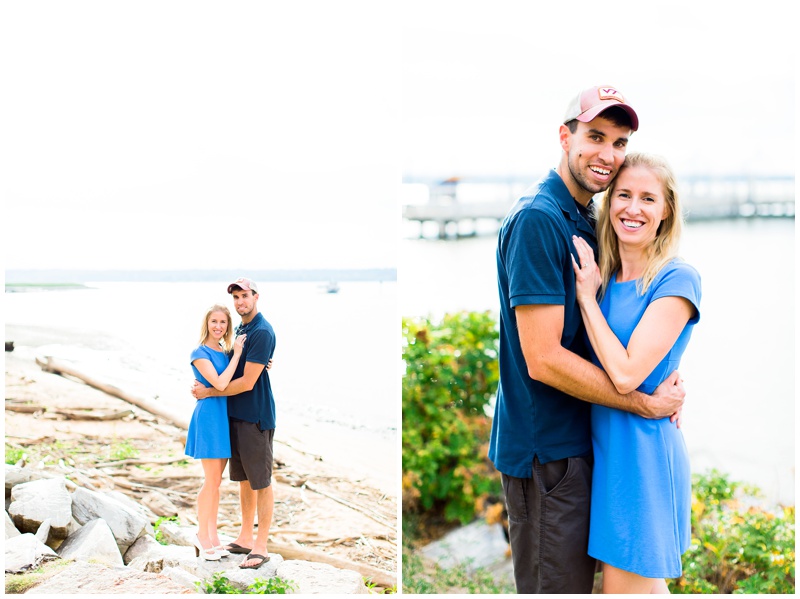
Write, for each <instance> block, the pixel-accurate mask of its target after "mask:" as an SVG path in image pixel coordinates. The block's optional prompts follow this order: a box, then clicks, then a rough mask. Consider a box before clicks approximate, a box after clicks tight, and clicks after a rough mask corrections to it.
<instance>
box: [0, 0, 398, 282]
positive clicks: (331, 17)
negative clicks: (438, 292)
mask: <svg viewBox="0 0 800 599" xmlns="http://www.w3.org/2000/svg"><path fill="white" fill-rule="evenodd" d="M371 6H372V4H371V3H368V2H344V3H338V2H337V3H323V2H314V3H302V4H301V3H289V2H287V3H277V2H260V1H259V2H246V1H245V2H238V1H237V2H235V3H233V2H231V3H228V2H215V3H210V2H199V1H192V2H184V1H181V2H174V1H170V0H163V1H162V0H159V1H146V0H145V1H141V0H137V1H135V2H120V1H115V0H100V1H93V2H87V1H70V2H63V1H52V2H35V1H34V2H21V3H11V2H5V3H3V5H2V8H1V9H0V56H2V67H1V68H2V71H1V72H0V81H2V84H3V93H2V98H1V99H0V102H2V110H1V111H0V114H2V117H0V118H2V133H1V134H0V137H1V138H2V139H1V140H0V144H2V155H0V158H1V159H2V160H1V161H0V164H2V167H0V168H2V171H3V172H2V175H1V176H0V193H2V196H3V246H4V254H5V266H6V268H7V269H11V268H164V269H172V268H192V269H193V268H235V269H242V268H244V269H248V268H250V269H256V268H266V269H270V268H278V269H283V268H371V267H395V266H396V244H395V242H394V238H395V237H396V234H395V232H396V230H397V221H398V219H399V214H400V211H399V206H398V202H397V197H396V196H397V184H398V183H399V181H400V167H399V160H398V159H397V157H396V154H397V152H396V147H397V143H396V139H397V136H398V134H397V128H398V126H399V110H400V92H399V83H400V82H399V77H398V76H397V73H398V72H399V62H398V61H399V56H400V42H399V30H398V28H397V27H396V26H393V25H391V23H393V22H394V21H393V19H392V15H391V13H389V12H388V11H386V10H375V9H373V8H371ZM352 13H355V14H357V15H358V16H359V19H358V20H356V19H353V18H352ZM361 19H363V20H364V21H366V22H372V23H374V27H366V28H365V27H362V26H361V25H360V24H359V21H360V20H361Z"/></svg>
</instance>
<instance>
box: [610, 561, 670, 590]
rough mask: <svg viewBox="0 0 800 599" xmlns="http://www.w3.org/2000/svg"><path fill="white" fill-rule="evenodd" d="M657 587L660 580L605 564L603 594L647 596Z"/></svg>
mask: <svg viewBox="0 0 800 599" xmlns="http://www.w3.org/2000/svg"><path fill="white" fill-rule="evenodd" d="M662 582H663V580H662ZM657 585H658V579H656V578H645V577H644V576H639V575H638V574H634V573H633V572H626V571H625V570H620V569H619V568H615V567H614V566H609V565H608V564H603V594H615V595H618V594H623V593H636V594H639V595H645V594H649V593H651V592H652V591H653V590H654V589H655V588H656V586H657Z"/></svg>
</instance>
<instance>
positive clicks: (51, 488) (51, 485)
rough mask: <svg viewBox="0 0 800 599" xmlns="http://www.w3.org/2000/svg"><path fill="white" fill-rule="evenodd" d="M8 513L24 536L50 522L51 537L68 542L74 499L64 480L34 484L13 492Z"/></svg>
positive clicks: (38, 481) (20, 487)
mask: <svg viewBox="0 0 800 599" xmlns="http://www.w3.org/2000/svg"><path fill="white" fill-rule="evenodd" d="M8 513H9V515H10V516H11V518H12V520H14V524H15V525H16V527H17V528H18V529H19V530H20V531H21V532H36V531H37V530H39V527H40V526H41V525H42V523H43V522H44V521H45V520H47V519H48V518H49V519H50V535H51V537H54V538H56V539H65V538H66V537H67V535H68V534H69V527H70V523H71V521H72V498H71V497H70V494H69V491H67V487H66V484H65V481H64V479H63V478H49V479H42V480H35V481H31V482H28V483H22V484H18V485H16V486H15V487H14V488H13V489H12V490H11V505H10V506H9V508H8Z"/></svg>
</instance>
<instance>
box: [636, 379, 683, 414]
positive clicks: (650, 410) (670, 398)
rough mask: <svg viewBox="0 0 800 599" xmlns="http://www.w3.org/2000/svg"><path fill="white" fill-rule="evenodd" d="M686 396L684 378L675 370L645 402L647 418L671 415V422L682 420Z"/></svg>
mask: <svg viewBox="0 0 800 599" xmlns="http://www.w3.org/2000/svg"><path fill="white" fill-rule="evenodd" d="M685 397H686V390H685V389H684V388H683V379H681V375H680V374H679V373H678V371H677V370H675V371H674V372H673V373H672V374H671V375H669V376H668V377H667V378H666V379H665V380H664V382H663V383H661V384H660V385H659V386H658V387H657V388H656V390H655V391H654V392H653V394H652V395H651V396H650V399H649V400H648V401H647V403H646V404H645V411H646V412H647V413H646V414H642V415H643V416H644V417H645V418H654V419H658V418H666V417H667V416H669V417H670V421H671V422H675V421H676V420H678V421H679V422H680V417H681V415H680V410H681V408H682V407H683V400H684V398H685Z"/></svg>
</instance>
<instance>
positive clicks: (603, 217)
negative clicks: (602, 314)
mask: <svg viewBox="0 0 800 599" xmlns="http://www.w3.org/2000/svg"><path fill="white" fill-rule="evenodd" d="M636 166H641V167H645V168H648V169H650V170H651V171H652V172H653V174H655V176H656V177H658V180H659V181H660V182H661V186H662V187H663V192H664V200H665V202H666V216H665V217H664V220H663V221H661V224H660V225H659V226H658V229H657V231H656V237H655V239H654V240H653V243H652V245H650V247H649V248H648V260H647V267H646V268H645V271H644V273H643V274H642V276H641V278H640V279H639V280H638V281H637V283H636V289H637V291H638V292H639V294H640V295H642V294H644V292H645V291H647V288H648V287H650V284H651V283H652V282H653V280H654V279H655V278H656V275H657V274H658V272H659V271H660V270H661V269H662V268H663V267H664V266H665V265H666V264H667V263H668V262H669V261H670V260H672V259H674V258H676V257H677V255H678V246H679V244H680V238H681V231H682V230H683V212H682V209H681V203H680V198H679V195H678V184H677V180H676V179H675V173H673V172H672V168H670V166H669V164H668V163H667V161H666V160H665V159H664V158H662V157H661V156H656V155H654V154H644V153H641V152H634V153H632V154H629V155H628V156H627V157H626V158H625V162H624V164H623V165H622V167H621V168H620V170H619V173H617V176H616V178H615V179H614V182H613V183H612V184H611V187H609V188H608V190H607V191H606V193H605V194H603V198H602V200H601V201H600V204H599V205H598V207H597V246H598V254H599V259H598V264H599V265H600V274H601V276H602V278H603V282H602V284H601V285H600V296H601V297H602V296H603V295H604V294H605V292H606V289H607V287H608V283H609V281H610V280H611V277H612V276H613V275H614V273H615V272H617V270H619V268H620V266H621V261H620V257H619V240H618V239H617V235H616V233H615V232H614V228H613V227H612V226H611V216H610V215H609V206H610V205H611V197H612V195H613V193H614V189H615V188H616V183H617V181H619V177H620V175H621V174H622V173H623V171H624V170H625V169H627V168H633V167H636Z"/></svg>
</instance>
